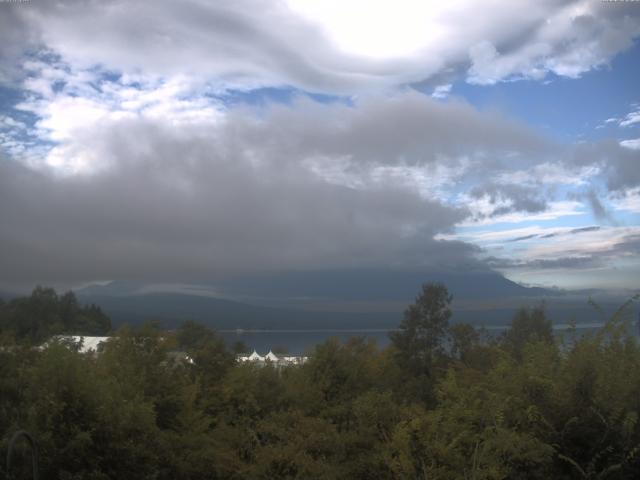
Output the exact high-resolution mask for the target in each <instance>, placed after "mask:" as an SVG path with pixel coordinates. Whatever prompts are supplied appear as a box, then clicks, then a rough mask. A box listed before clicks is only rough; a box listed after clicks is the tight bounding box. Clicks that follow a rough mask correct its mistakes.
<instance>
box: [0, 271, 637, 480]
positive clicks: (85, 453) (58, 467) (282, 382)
mask: <svg viewBox="0 0 640 480" xmlns="http://www.w3.org/2000/svg"><path fill="white" fill-rule="evenodd" d="M634 300H637V297H635V298H634V299H631V300H630V301H629V302H627V303H626V304H625V305H623V306H622V307H621V308H620V309H619V310H618V312H616V314H614V315H613V316H612V317H611V318H609V319H608V320H607V323H606V325H605V327H604V328H602V329H600V330H598V331H597V332H593V333H588V334H584V335H582V334H578V332H577V331H576V330H575V329H573V330H569V331H568V332H567V333H565V334H563V335H562V336H557V335H554V334H553V330H552V321H551V319H549V318H547V315H546V313H545V310H544V306H543V305H540V306H535V307H528V308H522V309H521V310H520V311H518V312H517V314H515V316H514V318H513V321H512V323H511V326H510V328H509V329H508V330H507V331H506V332H505V333H504V334H502V335H499V336H495V335H494V336H489V335H487V334H486V332H483V331H481V330H478V329H476V328H474V327H473V326H471V325H467V324H459V323H458V324H457V323H454V322H453V321H452V318H451V309H450V305H451V301H452V298H451V295H449V293H448V291H447V289H446V287H445V286H444V285H442V284H437V283H429V284H425V285H423V286H422V289H421V291H420V294H419V295H418V296H417V297H416V300H415V303H413V304H412V305H409V306H408V307H407V309H406V311H405V314H404V318H403V319H402V321H401V322H400V324H399V328H398V329H397V330H396V331H395V332H393V333H392V334H391V342H390V344H389V346H388V347H384V348H381V347H379V346H377V345H376V344H375V343H373V342H372V341H369V340H366V339H364V338H358V337H354V338H351V339H350V340H348V341H346V342H343V343H341V342H338V341H337V340H328V341H327V342H325V343H323V344H320V345H317V346H316V347H315V349H314V350H313V351H311V352H309V356H310V359H309V361H308V362H307V363H306V364H304V365H302V366H296V367H290V368H284V369H276V368H273V367H271V366H269V365H267V366H265V367H258V366H256V365H252V364H238V363H237V362H236V360H235V355H236V353H237V352H234V351H233V349H230V348H229V347H228V346H226V345H225V343H224V342H223V341H222V339H221V338H220V337H219V336H218V335H217V334H216V333H215V332H214V331H212V330H210V329H208V328H206V327H204V326H202V325H199V324H197V323H195V322H189V321H186V322H184V323H183V324H182V326H181V327H180V328H178V329H176V330H173V331H167V330H163V329H162V328H161V327H160V326H159V325H157V324H153V323H149V324H145V325H143V326H137V327H130V326H125V327H122V328H119V329H118V330H116V331H113V330H112V327H111V324H110V321H109V318H108V317H107V316H106V315H105V314H104V313H103V312H102V311H101V310H100V308H99V307H97V306H82V305H79V304H78V302H77V300H76V299H75V297H74V295H73V293H67V294H64V295H58V294H56V292H55V291H53V290H51V289H46V288H37V289H36V290H35V291H34V292H33V294H32V295H31V296H30V297H25V298H20V299H14V300H10V301H7V302H4V303H1V304H0V458H4V455H5V452H6V451H7V447H8V442H9V439H10V438H11V436H12V435H13V433H14V432H16V431H17V430H20V429H24V430H27V431H28V432H30V433H31V434H32V435H33V436H34V437H35V438H36V440H37V443H38V447H39V470H40V478H41V479H61V480H80V479H82V480H103V479H104V480H106V479H157V480H161V479H537V478H539V479H549V478H554V479H605V478H606V479H637V478H639V476H638V475H639V472H640V424H639V422H638V415H639V413H640V345H639V344H638V340H637V337H636V336H635V335H634V331H633V326H632V325H631V322H630V317H631V315H630V313H631V311H632V310H631V307H632V306H633V301H634ZM59 333H67V334H85V335H88V334H93V335H98V334H101V335H105V334H109V335H113V338H112V339H111V340H110V341H108V342H107V343H106V345H105V348H104V350H103V351H102V352H101V353H100V354H83V353H80V352H79V351H78V348H74V345H69V344H65V343H64V342H52V343H50V344H49V346H48V347H47V348H43V349H41V348H35V347H37V346H38V345H41V344H42V343H43V342H44V341H45V340H47V339H49V338H50V336H52V335H55V334H59ZM76 347H77V346H76ZM238 348H240V347H238ZM238 348H237V349H238ZM237 349H236V350H237ZM176 352H185V353H186V354H188V356H189V358H191V359H193V362H188V361H185V360H184V359H185V358H186V357H185V356H181V355H175V353H176ZM14 457H15V459H14V462H13V465H14V467H13V468H12V471H11V472H7V471H6V465H5V463H4V462H3V461H0V477H4V476H5V475H7V473H9V474H10V475H12V477H11V478H16V479H18V478H31V472H30V468H31V465H30V460H29V458H30V457H29V449H28V448H27V446H26V443H20V444H19V448H18V450H17V451H16V452H15V455H14Z"/></svg>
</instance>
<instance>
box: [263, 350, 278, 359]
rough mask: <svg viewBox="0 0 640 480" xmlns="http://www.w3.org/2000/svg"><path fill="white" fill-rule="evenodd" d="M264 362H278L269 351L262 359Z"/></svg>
mask: <svg viewBox="0 0 640 480" xmlns="http://www.w3.org/2000/svg"><path fill="white" fill-rule="evenodd" d="M264 359H265V360H269V361H271V362H277V361H278V357H277V356H276V355H275V354H274V353H273V352H272V351H271V350H269V353H267V354H266V355H265V357H264Z"/></svg>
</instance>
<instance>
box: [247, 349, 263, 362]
mask: <svg viewBox="0 0 640 480" xmlns="http://www.w3.org/2000/svg"><path fill="white" fill-rule="evenodd" d="M249 360H251V361H256V360H259V361H264V357H262V356H260V355H259V354H258V352H256V351H255V350H254V351H253V353H252V354H251V355H249Z"/></svg>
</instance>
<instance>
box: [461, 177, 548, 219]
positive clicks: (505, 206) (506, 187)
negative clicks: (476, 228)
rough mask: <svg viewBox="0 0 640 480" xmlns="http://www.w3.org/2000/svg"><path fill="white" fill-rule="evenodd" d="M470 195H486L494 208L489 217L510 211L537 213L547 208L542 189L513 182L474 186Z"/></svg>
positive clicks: (475, 196)
mask: <svg viewBox="0 0 640 480" xmlns="http://www.w3.org/2000/svg"><path fill="white" fill-rule="evenodd" d="M470 194H471V197H473V198H476V199H478V198H482V197H487V198H488V199H489V203H490V204H492V205H494V206H495V208H494V210H493V211H492V212H491V215H490V216H491V217H496V216H498V215H504V214H507V213H512V212H528V213H537V212H542V211H544V210H546V209H547V198H546V195H545V192H544V190H542V191H541V190H540V189H539V188H534V187H529V186H523V185H518V184H513V183H504V184H497V183H486V184H484V185H481V186H477V187H474V188H473V189H472V190H471V191H470Z"/></svg>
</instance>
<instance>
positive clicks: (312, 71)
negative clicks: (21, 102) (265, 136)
mask: <svg viewBox="0 0 640 480" xmlns="http://www.w3.org/2000/svg"><path fill="white" fill-rule="evenodd" d="M12 15H13V17H15V18H12V19H10V21H9V22H8V23H9V24H12V23H14V24H16V25H18V26H19V28H17V27H16V28H13V27H12V28H7V29H4V31H3V32H2V36H3V37H5V38H3V39H4V40H5V42H6V45H11V48H9V47H8V46H7V47H5V56H6V55H13V56H15V55H17V52H18V50H19V47H20V45H22V47H23V48H32V47H33V46H34V45H38V44H44V45H45V46H46V47H47V48H50V49H52V50H53V51H55V52H58V53H60V54H61V55H63V57H64V58H65V59H67V60H68V61H70V62H71V63H72V64H74V65H81V66H91V65H102V66H104V67H106V68H108V69H112V70H115V71H120V72H124V73H128V74H134V75H135V74H138V73H142V74H146V75H160V76H165V77H171V76H173V75H175V74H176V73H185V74H188V75H193V76H197V77H201V78H206V79H208V80H210V81H214V80H215V81H217V82H219V83H220V86H221V87H222V88H227V87H236V88H244V89H251V88H254V87H256V86H261V85H271V86H273V85H275V86H279V85H283V84H289V85H294V86H296V87H299V88H302V89H307V90H313V91H323V92H333V93H360V92H362V91H367V90H369V91H370V90H375V89H380V88H382V89H384V88H387V87H392V86H396V85H399V84H406V83H412V82H418V81H424V80H428V81H431V80H432V81H433V82H437V81H438V77H439V76H442V75H445V76H446V75H448V76H452V75H454V76H455V75H456V74H465V73H467V75H468V78H469V81H472V82H475V83H495V82H497V81H502V80H505V79H513V78H535V79H541V78H543V77H544V76H545V75H546V74H547V73H548V72H553V73H555V74H557V75H561V76H568V77H576V76H579V75H581V74H582V73H584V72H586V71H588V70H590V69H592V68H597V67H598V66H601V65H603V64H605V63H606V62H608V61H609V60H610V59H611V58H612V57H613V56H614V55H616V54H617V53H618V52H620V51H622V50H624V49H625V48H627V47H629V46H630V45H631V43H632V41H633V38H634V37H636V36H637V35H638V34H639V33H640V24H639V22H638V21H637V18H638V15H639V14H638V10H637V9H634V8H632V7H629V8H627V7H626V6H619V5H607V4H606V2H600V1H598V0H574V1H570V2H565V1H559V0H542V1H536V2H533V1H531V2H526V3H524V4H523V3H522V2H507V1H504V0H489V1H487V2H483V3H482V4H478V3H474V2H468V1H460V0H458V1H450V2H417V1H409V0H401V1H400V2H398V1H393V2H392V1H383V0H375V1H373V2H372V1H364V0H361V1H360V0H358V1H350V2H342V1H337V0H290V1H289V2H284V1H278V2H270V1H264V0H262V1H260V0H234V1H228V2H213V3H203V2H198V1H195V0H188V1H183V2H180V3H179V4H178V3H176V2H173V1H170V0H159V1H154V2H151V1H147V2H135V3H131V2H124V1H112V2H76V1H71V0H67V1H62V2H55V3H51V2H49V3H40V2H38V3H33V4H31V5H29V8H21V9H13V11H12ZM9 26H10V25H9ZM25 30H26V31H27V32H29V34H28V35H22V34H21V33H20V32H22V31H25ZM23 37H24V38H23ZM132 45H135V48H132ZM3 63H4V64H6V65H9V64H10V63H11V64H15V63H16V62H15V61H12V62H9V61H6V62H3ZM437 85H442V82H439V83H434V84H433V87H434V88H435V87H436V86H437Z"/></svg>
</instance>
